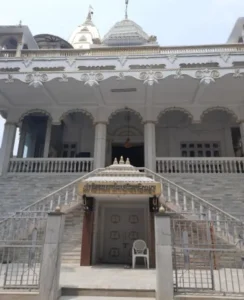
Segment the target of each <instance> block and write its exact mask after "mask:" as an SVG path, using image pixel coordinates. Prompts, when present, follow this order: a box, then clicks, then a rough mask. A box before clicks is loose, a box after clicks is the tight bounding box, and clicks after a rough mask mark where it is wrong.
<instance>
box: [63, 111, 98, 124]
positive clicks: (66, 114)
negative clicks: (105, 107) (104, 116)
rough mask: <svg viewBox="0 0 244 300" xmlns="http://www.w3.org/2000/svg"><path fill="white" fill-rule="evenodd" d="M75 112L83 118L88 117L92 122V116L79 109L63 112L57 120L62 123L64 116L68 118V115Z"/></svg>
mask: <svg viewBox="0 0 244 300" xmlns="http://www.w3.org/2000/svg"><path fill="white" fill-rule="evenodd" d="M75 112H80V113H82V114H84V115H85V116H87V117H89V118H90V119H91V121H94V119H93V116H92V114H91V113H90V112H88V111H87V110H85V109H80V108H75V109H70V110H68V111H66V112H64V113H63V114H62V115H61V117H60V118H59V120H60V121H62V120H64V118H65V117H66V116H68V115H69V114H72V113H75Z"/></svg>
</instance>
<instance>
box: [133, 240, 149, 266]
mask: <svg viewBox="0 0 244 300" xmlns="http://www.w3.org/2000/svg"><path fill="white" fill-rule="evenodd" d="M137 257H143V258H144V263H145V265H146V266H147V268H148V269H149V249H148V248H147V244H146V242H145V241H143V240H136V241H134V243H133V246H132V268H133V269H135V265H136V258H137Z"/></svg>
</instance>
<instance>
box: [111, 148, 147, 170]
mask: <svg viewBox="0 0 244 300" xmlns="http://www.w3.org/2000/svg"><path fill="white" fill-rule="evenodd" d="M121 156H123V157H124V160H125V159H127V158H129V160H130V163H131V165H132V166H134V167H138V168H139V167H144V146H143V145H135V146H132V147H131V148H125V147H124V146H121V145H113V146H112V162H113V161H114V159H115V158H117V159H118V161H119V159H120V157H121Z"/></svg>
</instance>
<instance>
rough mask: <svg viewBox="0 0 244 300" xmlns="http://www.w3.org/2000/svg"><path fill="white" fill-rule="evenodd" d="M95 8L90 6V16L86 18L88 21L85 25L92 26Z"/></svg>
mask: <svg viewBox="0 0 244 300" xmlns="http://www.w3.org/2000/svg"><path fill="white" fill-rule="evenodd" d="M93 13H94V12H93V7H92V6H91V5H89V10H88V15H87V17H86V21H85V23H84V24H90V23H92V16H93Z"/></svg>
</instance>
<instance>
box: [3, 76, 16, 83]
mask: <svg viewBox="0 0 244 300" xmlns="http://www.w3.org/2000/svg"><path fill="white" fill-rule="evenodd" d="M13 82H14V77H13V75H11V74H8V78H7V79H6V80H5V83H13Z"/></svg>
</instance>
